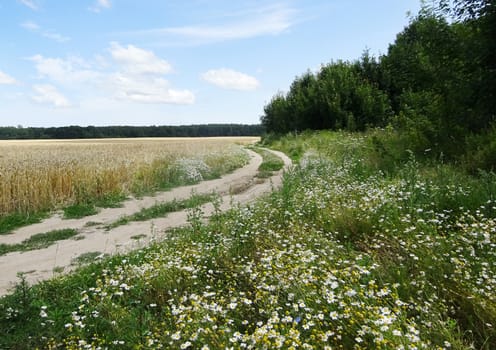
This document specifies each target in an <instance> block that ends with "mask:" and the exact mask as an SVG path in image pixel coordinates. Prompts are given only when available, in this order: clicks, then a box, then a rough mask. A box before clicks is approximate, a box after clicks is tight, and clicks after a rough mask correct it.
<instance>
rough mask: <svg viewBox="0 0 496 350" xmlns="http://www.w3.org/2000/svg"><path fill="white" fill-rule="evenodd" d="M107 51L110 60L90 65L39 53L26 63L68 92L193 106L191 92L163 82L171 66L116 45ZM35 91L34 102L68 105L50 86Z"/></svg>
mask: <svg viewBox="0 0 496 350" xmlns="http://www.w3.org/2000/svg"><path fill="white" fill-rule="evenodd" d="M108 52H109V53H110V60H109V61H106V60H105V62H102V60H104V59H103V58H102V57H97V58H96V60H95V61H94V62H90V61H86V60H84V59H82V58H79V57H75V56H72V57H68V58H58V57H44V56H42V55H39V54H38V55H35V56H32V57H29V58H28V60H30V61H32V62H34V65H35V68H36V71H37V72H38V76H39V78H40V79H47V80H49V82H50V83H55V85H62V86H63V87H64V88H65V89H70V90H71V91H72V92H75V91H78V92H84V93H85V94H87V91H92V93H100V94H101V95H102V96H103V95H107V96H109V95H110V96H111V97H112V98H116V99H118V100H126V101H131V102H138V103H164V104H192V103H194V101H195V96H194V94H193V92H191V91H189V90H186V89H177V88H174V87H172V86H171V85H170V83H169V82H168V81H167V80H166V79H164V75H165V74H167V73H170V72H172V67H171V65H170V64H169V63H168V62H167V61H166V60H164V59H162V58H160V57H158V56H157V55H156V54H155V53H154V52H152V51H148V50H145V49H142V48H139V47H136V46H133V45H127V46H122V45H120V44H118V43H111V44H110V48H109V50H108ZM109 68H110V69H109ZM37 89H38V90H36V91H38V95H37V96H36V97H35V98H33V99H34V100H35V101H37V102H45V103H47V102H48V101H52V103H53V104H54V105H56V106H65V105H67V104H69V102H68V101H67V99H65V97H64V96H62V95H61V94H60V93H58V91H57V90H56V89H55V88H54V87H53V86H51V85H38V86H37ZM110 96H109V97H110ZM55 102H57V103H55Z"/></svg>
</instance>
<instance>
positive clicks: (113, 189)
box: [0, 138, 257, 217]
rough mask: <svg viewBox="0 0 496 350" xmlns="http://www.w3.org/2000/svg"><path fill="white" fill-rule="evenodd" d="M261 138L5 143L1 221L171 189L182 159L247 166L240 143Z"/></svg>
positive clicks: (0, 150) (0, 163)
mask: <svg viewBox="0 0 496 350" xmlns="http://www.w3.org/2000/svg"><path fill="white" fill-rule="evenodd" d="M256 140H257V138H206V139H205V138H201V139H200V138H194V139H185V138H153V139H98V140H40V141H38V140H37V141H0V217H2V216H5V215H9V214H11V213H25V214H28V213H31V212H36V211H40V210H52V209H56V208H59V207H61V206H65V205H69V204H71V203H76V202H81V201H85V200H95V199H101V198H104V197H105V196H109V195H115V194H130V193H133V192H139V191H150V190H154V189H156V188H157V187H160V186H162V187H166V184H167V182H174V181H176V180H177V179H174V176H179V175H178V173H177V171H176V170H177V169H176V170H175V168H174V167H175V166H177V164H178V162H180V161H181V160H187V159H196V160H199V162H200V163H202V164H204V165H205V166H207V167H209V168H211V169H213V172H214V173H222V172H225V171H229V170H231V168H232V167H233V166H240V165H241V164H242V162H243V161H240V153H239V152H240V148H239V147H238V146H236V145H235V144H236V143H237V144H239V143H250V142H254V141H256ZM241 158H242V157H241ZM245 160H246V158H245ZM183 163H184V162H183Z"/></svg>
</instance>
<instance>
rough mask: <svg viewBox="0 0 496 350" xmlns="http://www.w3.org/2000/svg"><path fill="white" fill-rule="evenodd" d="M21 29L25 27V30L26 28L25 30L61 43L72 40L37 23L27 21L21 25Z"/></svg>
mask: <svg viewBox="0 0 496 350" xmlns="http://www.w3.org/2000/svg"><path fill="white" fill-rule="evenodd" d="M21 27H23V28H25V29H27V30H29V31H31V32H33V33H37V34H39V35H41V36H42V37H44V38H47V39H51V40H54V41H57V42H59V43H65V42H67V41H69V40H71V38H69V37H68V36H64V35H62V34H59V33H57V32H55V31H53V30H45V29H43V28H42V27H40V26H39V25H38V24H37V23H35V22H32V21H26V22H23V23H21Z"/></svg>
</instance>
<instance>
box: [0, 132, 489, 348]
mask: <svg viewBox="0 0 496 350" xmlns="http://www.w3.org/2000/svg"><path fill="white" fill-rule="evenodd" d="M368 137H369V136H368V135H345V134H320V135H319V134H314V135H313V134H312V135H310V134H307V135H304V136H303V137H300V138H294V137H292V140H294V142H296V146H298V145H301V147H302V149H303V150H304V152H303V153H302V154H301V155H300V157H299V159H300V162H299V163H300V165H299V166H297V167H295V168H294V169H292V170H290V171H288V172H287V173H286V174H285V176H284V182H283V186H282V188H281V189H280V190H279V191H277V192H275V193H273V194H271V195H270V196H268V197H266V198H264V199H262V200H260V201H258V202H256V203H254V204H252V205H250V206H249V207H244V208H241V207H238V208H235V209H233V210H231V211H229V212H227V213H224V214H217V215H216V216H214V219H213V220H211V221H210V223H203V222H202V221H201V220H200V218H201V213H200V211H198V210H192V211H191V214H190V215H189V216H188V217H189V220H190V227H186V228H181V229H177V230H174V231H172V232H170V233H169V234H168V239H167V240H166V241H163V242H160V243H156V244H154V245H152V246H150V247H147V248H145V249H142V250H139V251H136V252H133V253H130V254H128V255H124V256H114V257H111V258H107V259H105V260H104V261H102V262H98V263H97V264H91V265H88V266H87V267H85V268H83V269H81V270H79V271H78V272H77V273H75V274H72V275H70V276H65V277H63V278H57V279H54V280H52V281H47V282H44V283H42V284H40V285H36V286H26V285H25V284H23V283H22V281H21V283H20V284H19V286H18V287H17V288H16V289H15V290H14V291H13V293H12V294H11V295H9V296H7V297H5V298H3V299H1V300H0V327H1V329H4V330H5V331H4V332H3V337H2V338H1V339H0V348H1V347H5V348H11V347H12V346H13V344H22V345H21V347H25V348H36V347H38V348H50V347H52V348H57V347H59V348H62V347H63V348H69V349H77V348H78V347H81V346H82V345H81V344H83V345H84V346H87V347H89V348H97V347H101V348H105V347H108V348H119V347H121V348H133V347H137V348H139V347H145V348H169V349H188V348H198V349H202V348H204V349H206V348H210V349H218V348H226V347H227V348H235V349H239V348H248V349H264V348H265V349H272V348H288V349H289V348H291V347H294V348H309V349H310V348H314V349H334V348H337V349H414V348H416V349H461V350H468V349H473V348H476V349H484V350H489V349H494V348H495V347H496V330H495V329H496V327H495V325H496V307H495V306H496V299H495V295H496V294H495V292H494V291H495V290H496V235H495V234H494V233H495V232H496V202H495V197H496V185H495V183H496V181H495V180H496V179H495V178H494V175H487V179H484V180H483V181H481V178H473V177H471V176H470V175H467V174H465V173H463V172H459V171H458V169H456V168H453V167H446V166H444V165H443V164H431V163H429V162H427V163H424V162H422V161H420V160H416V159H415V158H413V157H410V158H408V157H407V158H406V160H405V161H404V162H403V163H399V164H398V165H397V167H396V168H395V169H394V171H391V172H389V173H387V174H385V172H384V171H383V170H382V169H381V168H380V167H378V166H377V165H378V164H379V163H375V162H371V161H370V160H369V159H368V158H366V157H364V155H366V154H367V153H369V152H371V148H370V147H369V146H370V143H369V141H370V140H369V138H368ZM329 139H333V140H334V142H326V141H328V140H329ZM284 142H286V143H288V145H289V142H288V141H284V140H281V141H280V143H279V145H281V144H282V143H284ZM294 146H295V145H293V146H292V147H294ZM314 146H315V147H314ZM298 147H299V146H298ZM283 150H284V148H283ZM372 151H373V150H372Z"/></svg>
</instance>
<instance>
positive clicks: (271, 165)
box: [252, 147, 284, 179]
mask: <svg viewBox="0 0 496 350" xmlns="http://www.w3.org/2000/svg"><path fill="white" fill-rule="evenodd" d="M252 150H254V151H255V152H257V153H258V154H260V155H261V156H262V164H260V166H259V167H258V174H257V177H259V178H262V179H265V178H268V177H271V176H272V175H273V173H274V172H275V171H279V170H281V169H282V168H283V167H284V161H283V160H282V159H281V158H280V157H278V156H277V155H275V154H274V153H272V152H270V151H268V150H266V149H263V148H260V147H252Z"/></svg>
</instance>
